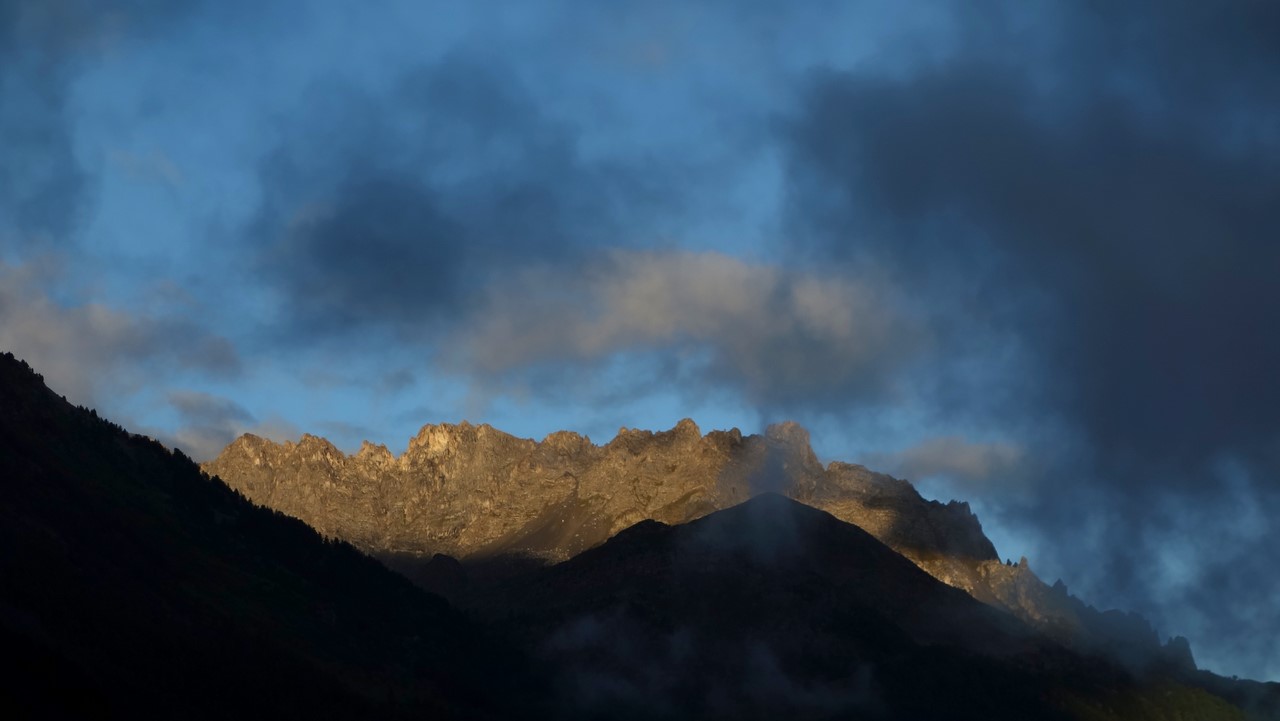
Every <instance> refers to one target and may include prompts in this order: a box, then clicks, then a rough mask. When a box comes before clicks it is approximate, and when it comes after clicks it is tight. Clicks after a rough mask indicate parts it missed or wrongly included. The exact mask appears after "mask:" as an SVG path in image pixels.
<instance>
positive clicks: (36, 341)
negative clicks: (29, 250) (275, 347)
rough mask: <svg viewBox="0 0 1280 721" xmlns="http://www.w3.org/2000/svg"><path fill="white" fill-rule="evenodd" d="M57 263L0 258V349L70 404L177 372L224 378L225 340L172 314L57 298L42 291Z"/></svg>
mask: <svg viewBox="0 0 1280 721" xmlns="http://www.w3.org/2000/svg"><path fill="white" fill-rule="evenodd" d="M58 273H59V270H58V268H57V267H54V266H49V265H43V264H38V263H31V264H26V265H20V266H10V265H5V264H3V263H0V348H4V349H6V350H8V351H10V352H13V353H14V354H16V355H18V356H19V357H21V358H24V359H26V360H27V361H28V362H29V363H31V364H32V365H33V366H34V367H36V368H38V369H40V372H41V373H42V374H43V375H44V376H45V377H46V378H47V379H48V381H49V385H50V386H51V387H52V388H53V389H54V390H56V391H58V392H59V393H62V394H64V395H67V396H68V397H70V398H71V399H72V400H74V401H75V402H77V403H82V404H94V403H99V402H101V401H102V399H103V396H104V394H120V393H121V391H122V389H124V388H138V387H139V386H141V385H143V384H151V383H156V382H158V381H160V380H162V379H163V378H165V377H167V376H168V375H171V374H173V373H176V372H182V371H193V372H196V373H199V374H202V375H205V376H213V377H221V378H230V377H234V376H235V375H236V374H238V373H239V372H240V370H241V361H240V357H239V355H238V353H237V352H236V350H235V348H234V347H233V346H232V345H231V343H230V342H229V341H227V340H226V339H225V338H222V337H220V336H217V335H214V334H211V333H209V332H207V331H206V330H204V329H202V328H201V327H200V326H199V325H197V324H195V323H193V322H192V321H191V320H189V319H187V318H184V317H180V316H177V315H169V314H156V315H140V314H135V313H131V312H127V311H124V310H121V309H118V308H113V307H111V306H109V305H106V304H103V303H97V302H92V301H88V302H77V303H71V304H67V303H60V302H58V301H57V300H55V299H54V298H52V297H50V296H49V295H48V294H47V293H46V292H45V288H46V287H47V286H50V285H56V281H53V280H50V278H51V277H56V276H57V274H58Z"/></svg>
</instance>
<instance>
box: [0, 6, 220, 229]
mask: <svg viewBox="0 0 1280 721" xmlns="http://www.w3.org/2000/svg"><path fill="white" fill-rule="evenodd" d="M196 4H197V3H193V2H176V3H169V2H159V1H158V0H127V1H126V2H119V3H110V4H109V5H108V4H106V3H96V2H85V1H82V0H11V1H9V2H4V3H0V94H3V97H4V102H3V103H0V137H3V138H4V139H5V142H4V143H3V144H2V145H0V240H3V241H4V242H5V244H7V245H10V246H11V247H15V248H32V247H34V248H36V249H40V250H48V249H49V248H52V247H59V246H63V245H65V244H67V243H68V242H70V240H71V236H72V233H73V231H74V230H75V229H76V228H77V226H78V225H79V223H80V222H81V220H83V218H84V216H85V213H86V209H87V206H88V204H89V203H90V202H91V200H92V196H93V194H94V188H93V182H92V175H93V173H92V169H91V167H86V165H85V164H84V163H83V162H82V159H81V158H79V157H78V156H77V154H76V148H75V146H74V143H73V133H74V124H73V123H74V119H75V118H74V112H73V107H72V99H73V83H74V82H75V80H76V79H77V77H79V75H80V72H81V71H82V70H83V69H84V68H85V67H86V66H87V65H88V64H89V63H91V62H92V61H93V60H94V59H96V58H101V57H102V56H104V55H105V54H106V53H108V52H111V51H112V50H113V49H114V48H117V47H119V46H120V45H121V44H122V43H123V40H124V39H125V38H126V37H130V36H132V37H135V38H137V37H145V36H146V35H147V34H148V33H151V32H153V31H155V29H156V28H158V27H161V26H162V25H163V24H164V23H167V22H170V21H172V20H173V18H175V17H177V16H179V15H181V14H182V13H183V12H186V11H187V10H189V9H190V7H191V6H194V5H196Z"/></svg>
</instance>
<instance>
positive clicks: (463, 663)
mask: <svg viewBox="0 0 1280 721" xmlns="http://www.w3.org/2000/svg"><path fill="white" fill-rule="evenodd" d="M0 494H2V497H3V503H0V648H3V649H4V654H5V657H6V659H7V661H6V664H5V665H6V666H7V668H8V671H6V672H5V673H4V674H0V710H2V713H0V715H3V716H4V717H5V718H39V717H47V718H74V717H81V718H104V717H128V718H231V717H240V718H273V717H282V718H307V719H316V718H371V717H393V716H404V717H417V718H470V717H492V718H505V717H511V716H513V715H515V713H516V711H517V710H518V709H519V707H520V701H519V699H520V698H522V697H523V696H524V695H525V689H519V688H516V686H517V685H519V684H521V683H525V679H527V678H528V673H527V671H526V669H524V668H523V667H521V666H520V665H519V662H518V660H517V659H515V658H514V657H513V656H511V655H510V654H509V653H508V652H507V651H505V650H504V648H503V647H502V646H500V645H497V644H496V643H494V642H492V641H490V640H487V637H486V636H485V634H484V633H483V632H482V631H481V630H480V629H479V628H477V627H476V626H475V625H474V624H472V623H470V622H469V621H467V620H466V619H465V618H463V617H462V616H461V615H460V614H459V613H458V612H456V611H455V610H453V609H452V608H451V607H450V606H449V605H448V604H447V603H446V602H444V601H443V600H441V599H439V598H436V597H433V596H430V595H428V594H426V593H424V592H422V591H420V590H419V589H417V588H415V587H413V586H412V585H411V584H409V583H408V582H407V581H405V580H404V579H403V578H402V577H400V576H398V575H396V574H394V573H391V572H390V571H388V570H386V569H385V568H384V567H383V566H381V565H379V564H378V563H377V562H375V561H373V560H371V559H369V558H368V557H366V556H364V555H363V554H361V553H359V552H358V551H356V550H355V549H354V548H352V547H351V546H349V545H347V544H345V543H338V542H330V541H326V540H324V539H323V538H321V537H320V536H319V535H318V534H317V533H316V532H315V531H313V530H312V529H310V528H309V527H307V526H306V525H304V524H303V523H302V522H301V521H297V520H295V519H291V518H288V517H286V516H283V515H281V514H279V513H276V512H274V511H270V510H267V509H264V508H260V507H256V506H254V505H252V504H251V503H249V502H247V501H246V500H245V499H244V498H242V497H241V496H240V495H239V494H238V493H236V492H235V491H232V490H231V489H229V488H228V487H227V486H225V485H223V484H222V483H221V482H220V481H218V480H217V479H210V478H209V477H208V476H206V475H204V474H203V473H202V472H201V471H200V469H199V468H198V467H197V466H196V465H195V464H194V463H193V462H191V461H190V460H189V459H187V458H186V457H185V456H183V455H181V454H180V453H172V454H171V453H170V452H169V451H167V450H166V449H165V448H164V447H162V446H161V445H160V444H158V443H156V442H154V441H151V440H149V439H145V438H143V437H140V436H136V435H131V434H129V433H127V432H126V431H124V430H123V429H121V428H119V427H117V426H115V425H112V424H110V423H108V422H106V421H104V420H101V419H99V418H98V417H97V414H96V413H94V412H92V411H88V410H84V409H80V408H75V407H72V406H71V405H69V404H68V403H67V402H66V401H65V400H63V399H62V398H59V397H58V396H57V395H55V394H54V393H52V392H51V391H50V390H48V389H47V388H46V387H45V386H44V384H43V383H42V380H41V378H40V376H38V375H36V374H35V373H34V372H33V371H32V370H31V369H29V368H28V367H27V366H26V364H25V363H22V362H20V361H17V360H15V359H14V358H13V357H12V356H11V355H7V354H6V355H4V356H0ZM525 710H527V709H525Z"/></svg>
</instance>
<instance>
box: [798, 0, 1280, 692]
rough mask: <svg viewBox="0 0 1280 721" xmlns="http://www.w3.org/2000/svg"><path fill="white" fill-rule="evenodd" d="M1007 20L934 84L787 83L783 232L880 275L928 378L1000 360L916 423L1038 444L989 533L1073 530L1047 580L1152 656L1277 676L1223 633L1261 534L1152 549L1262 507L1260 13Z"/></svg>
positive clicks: (1267, 212) (1278, 415) (1169, 9)
mask: <svg viewBox="0 0 1280 721" xmlns="http://www.w3.org/2000/svg"><path fill="white" fill-rule="evenodd" d="M1009 8H1010V10H1011V12H1009V13H1006V14H1004V15H999V16H994V17H991V16H989V17H985V18H982V21H981V22H978V21H976V20H974V19H973V18H969V19H967V20H965V21H964V22H963V23H961V27H962V28H963V30H962V32H961V35H960V38H961V40H960V42H959V44H958V46H957V50H956V51H955V52H954V53H953V54H952V55H951V56H949V57H946V58H945V59H944V60H943V61H942V62H934V61H928V60H921V61H919V62H916V63H914V64H910V63H909V64H908V65H907V68H908V69H907V70H906V71H904V72H900V73H895V74H893V75H871V74H858V73H836V72H825V73H822V74H819V75H817V76H815V77H814V78H813V79H812V80H811V83H810V85H809V86H808V89H807V92H806V94H805V102H804V106H803V108H802V109H801V111H800V112H798V113H797V114H796V115H795V116H794V117H793V118H792V120H791V122H790V123H789V124H788V125H787V129H786V137H787V143H788V146H789V149H790V152H789V163H790V166H789V167H790V172H791V179H792V181H793V188H795V189H796V192H795V193H794V194H793V196H792V198H791V201H792V202H791V212H792V214H793V217H794V219H795V220H796V222H797V227H798V228H800V229H801V231H802V233H803V234H804V235H805V237H807V238H808V240H809V242H810V243H811V245H810V250H811V251H813V253H814V254H815V255H816V257H818V258H826V259H831V258H835V259H839V260H841V261H844V262H848V263H851V264H858V263H863V262H876V263H880V264H884V265H886V266H887V267H890V268H893V269H894V272H895V273H896V274H897V277H899V278H901V279H903V280H904V281H905V282H907V283H909V284H910V286H911V287H912V288H913V289H914V291H915V292H916V293H917V295H918V297H920V298H921V299H922V301H923V303H924V304H926V305H931V306H932V307H933V308H934V311H933V315H934V318H935V325H936V327H937V329H938V336H939V338H940V339H941V340H940V346H939V347H940V348H941V349H943V350H944V351H945V350H947V349H948V347H950V348H952V349H954V350H955V351H956V352H955V353H954V354H952V355H951V356H949V357H950V358H952V359H955V358H959V359H969V360H970V361H972V360H973V359H974V358H978V359H980V358H981V357H983V354H988V355H989V356H990V357H992V358H995V357H998V356H999V354H1000V353H1001V352H1002V351H1001V347H1002V346H1008V347H1012V348H1017V349H1018V359H1019V362H1018V366H1019V367H1018V369H1017V370H1018V372H1017V373H1016V374H1012V375H1010V377H1008V378H1006V379H1004V380H1002V382H1001V383H999V384H990V383H977V384H974V383H969V384H966V383H965V375H966V373H967V368H970V367H972V365H973V364H972V363H970V364H969V365H967V366H965V367H964V368H961V367H960V366H959V365H958V364H950V365H949V364H948V362H947V360H944V358H946V357H948V356H947V354H945V353H944V354H940V357H939V358H940V361H941V363H940V369H939V371H938V374H939V375H940V376H943V377H946V378H949V379H951V380H954V381H956V382H955V384H953V385H952V388H953V390H952V393H953V394H954V395H953V396H952V397H949V398H943V399H942V404H941V405H940V408H941V409H942V410H941V412H942V413H943V414H944V415H945V414H946V413H948V412H951V411H950V408H951V406H950V404H954V405H955V406H956V407H962V406H964V405H966V404H967V403H971V404H972V405H974V406H980V407H988V408H990V410H991V411H992V415H991V417H988V418H987V419H986V420H987V421H988V422H997V420H998V422H999V423H1002V424H1004V425H1006V426H1008V427H1011V428H1017V427H1019V426H1028V425H1034V424H1035V423H1036V422H1038V421H1039V420H1041V419H1050V420H1052V421H1054V422H1055V423H1058V424H1059V426H1060V428H1061V429H1062V430H1063V431H1064V434H1063V436H1062V437H1061V438H1060V439H1059V441H1060V444H1059V447H1058V450H1060V449H1061V447H1063V446H1071V447H1073V448H1074V449H1075V450H1074V452H1073V453H1072V454H1070V455H1068V454H1066V453H1058V450H1055V444H1054V443H1053V442H1043V439H1041V443H1040V447H1039V452H1041V453H1058V457H1059V459H1060V460H1061V461H1062V462H1060V463H1059V464H1058V465H1057V467H1056V469H1055V470H1053V471H1051V472H1049V473H1048V474H1045V475H1044V476H1043V477H1039V478H1028V479H1027V482H1028V483H1033V484H1034V483H1039V484H1041V486H1040V488H1041V490H1042V491H1043V492H1042V493H1041V494H1040V495H1038V496H1035V497H1034V500H1032V501H1031V502H1030V503H1029V504H1028V505H1025V506H1018V507H1011V508H1009V509H1007V511H1008V514H1009V515H1010V517H1011V519H1012V520H1013V521H1015V522H1023V523H1027V524H1029V525H1034V526H1036V527H1038V528H1041V529H1043V530H1044V534H1045V538H1046V539H1049V540H1048V544H1052V539H1053V538H1054V537H1056V538H1057V539H1058V541H1059V542H1060V541H1061V539H1063V538H1066V537H1068V536H1070V535H1071V534H1072V533H1077V532H1079V531H1080V530H1081V529H1083V528H1085V527H1086V526H1096V527H1099V530H1098V532H1097V536H1096V537H1095V538H1093V539H1090V540H1088V542H1086V543H1083V544H1071V547H1072V548H1077V549H1079V550H1080V551H1081V552H1082V553H1080V554H1079V555H1072V551H1071V550H1070V549H1069V548H1068V547H1065V546H1062V545H1059V546H1058V548H1059V550H1058V551H1057V553H1058V554H1059V556H1060V557H1059V558H1058V559H1056V560H1057V561H1058V562H1059V563H1060V564H1061V566H1066V567H1070V568H1071V570H1072V571H1074V572H1076V573H1078V574H1083V575H1086V576H1088V577H1091V578H1095V579H1100V582H1099V586H1105V587H1107V588H1110V589H1118V590H1117V591H1116V593H1117V595H1116V596H1115V598H1121V599H1125V600H1128V601H1130V602H1132V603H1136V604H1138V605H1139V606H1141V607H1143V608H1144V610H1147V611H1148V612H1151V613H1154V614H1155V615H1156V616H1157V620H1160V621H1162V622H1164V623H1162V625H1163V626H1164V630H1165V631H1166V632H1174V631H1177V630H1178V629H1176V628H1170V626H1171V625H1172V624H1173V623H1176V622H1177V621H1179V620H1182V621H1187V620H1188V619H1193V620H1194V619H1200V621H1196V622H1197V623H1201V622H1202V623H1203V625H1202V627H1201V628H1200V633H1199V634H1198V635H1197V638H1199V639H1202V640H1203V641H1204V642H1205V643H1206V644H1207V643H1217V646H1216V648H1217V653H1216V654H1215V657H1216V659H1224V660H1225V659H1231V660H1233V661H1234V662H1236V663H1239V664H1240V665H1241V667H1246V666H1247V665H1248V664H1251V663H1252V664H1257V665H1254V666H1253V667H1254V668H1261V667H1262V666H1261V664H1264V663H1266V662H1268V661H1270V663H1271V664H1272V665H1271V666H1270V667H1269V668H1270V672H1271V673H1273V674H1274V673H1277V672H1280V668H1277V667H1276V666H1275V660H1274V659H1268V658H1267V654H1269V653H1271V648H1270V646H1269V642H1259V641H1258V638H1257V634H1256V633H1255V632H1256V631H1257V627H1256V625H1253V624H1252V622H1246V618H1252V617H1251V616H1249V614H1246V613H1242V612H1241V613H1237V612H1236V611H1235V610H1234V609H1235V608H1237V607H1238V608H1245V607H1248V608H1249V609H1256V608H1261V607H1263V604H1264V603H1265V599H1268V598H1271V599H1273V598H1275V597H1276V595H1277V594H1278V593H1280V578H1277V576H1276V574H1275V571H1274V567H1273V566H1272V565H1271V564H1270V562H1269V561H1268V560H1266V559H1268V558H1269V555H1270V554H1269V552H1268V550H1267V549H1269V548H1272V547H1274V545H1275V543H1276V542H1277V541H1280V538H1277V537H1276V532H1275V531H1273V530H1270V529H1264V530H1260V531H1258V532H1256V533H1254V534H1252V535H1251V536H1249V537H1240V538H1236V537H1234V536H1233V537H1232V541H1231V542H1232V543H1233V544H1236V545H1233V546H1232V547H1231V548H1230V549H1229V550H1225V551H1222V552H1221V553H1220V554H1219V555H1218V556H1217V557H1214V556H1213V554H1208V553H1204V554H1200V555H1199V556H1195V555H1193V554H1191V552H1188V553H1187V554H1184V558H1183V559H1182V560H1178V559H1171V558H1169V557H1168V553H1167V552H1166V551H1164V550H1162V549H1164V548H1167V547H1168V544H1169V542H1170V541H1171V539H1174V538H1176V537H1179V536H1182V535H1186V534H1193V535H1195V536H1197V537H1199V538H1201V539H1203V540H1202V541H1201V542H1200V544H1199V546H1200V547H1204V546H1205V544H1206V543H1207V542H1209V539H1211V538H1213V537H1215V536H1220V535H1221V534H1222V533H1224V530H1223V528H1222V526H1223V524H1227V525H1230V523H1231V520H1230V514H1228V513H1223V512H1221V510H1222V508H1224V507H1226V506H1224V504H1229V505H1230V507H1232V508H1234V507H1235V504H1236V499H1238V498H1239V497H1241V494H1243V497H1245V498H1247V499H1248V503H1249V504H1253V505H1255V506H1257V507H1259V508H1264V509H1268V510H1275V509H1276V507H1277V506H1280V463H1277V461H1280V458H1278V457H1277V453H1276V449H1277V447H1278V444H1280V374H1278V373H1277V372H1276V369H1277V368H1280V333H1278V332H1277V329H1278V328H1280V297H1278V291H1277V285H1276V280H1275V279H1276V274H1277V271H1278V270H1280V241H1278V240H1277V239H1280V203H1278V202H1277V198H1280V163H1278V162H1277V159H1278V158H1280V135H1278V134H1277V132H1276V130H1275V128H1276V127H1280V125H1277V121H1280V93H1277V92H1276V91H1275V78H1276V77H1280V6H1277V5H1275V4H1273V3H1244V2H1242V3H1231V4H1228V5H1216V4H1202V3H1156V4H1151V5H1147V6H1144V5H1142V4H1123V5H1120V4H1103V5H1097V6H1093V7H1090V6H1086V5H1085V4H1065V3H1064V4H1062V5H1061V6H1056V7H1055V8H1054V10H1053V12H1051V13H1049V14H1048V16H1047V17H1045V16H1041V17H1036V18H1029V17H1026V16H1019V15H1018V9H1019V8H1018V7H1017V6H1012V5H1011V6H1009ZM975 338H977V339H980V341H981V344H979V345H977V346H975V344H974V342H973V339H975ZM988 344H993V345H994V347H984V346H987V345H988ZM1001 386H1005V388H1003V389H1002V388H1001ZM1007 387H1012V388H1014V389H1016V391H1017V392H1016V393H1012V394H1011V393H1008V392H1007ZM956 388H959V389H960V391H956V390H955V389H956ZM990 394H999V395H1000V396H1001V397H1002V398H1003V399H1004V400H1003V402H1002V404H1001V405H1000V406H999V407H998V408H991V403H990V401H989V399H988V398H986V396H988V395H990ZM1068 458H1070V462H1069V463H1068V462H1067V459H1068ZM1223 463H1231V464H1235V467H1236V468H1237V470H1236V471H1235V472H1234V473H1235V475H1234V477H1236V478H1237V481H1236V482H1237V484H1238V485H1237V487H1236V490H1235V491H1232V494H1227V493H1226V491H1225V489H1224V483H1225V481H1224V480H1223V478H1224V477H1223V475H1222V474H1221V473H1218V472H1215V468H1219V467H1220V466H1221V464H1223ZM1068 479H1069V480H1070V482H1069V483H1067V482H1066V481H1067V480H1068ZM1088 514H1094V516H1095V517H1094V518H1093V519H1090V518H1088V517H1087V516H1088ZM1100 519H1101V522H1100V523H1099V522H1098V521H1099V520H1100ZM1046 548H1052V546H1051V545H1046ZM1094 553H1096V554H1100V555H1097V556H1092V557H1086V555H1085V554H1094ZM1183 565H1185V566H1186V567H1183ZM1153 566H1155V567H1157V568H1156V570H1154V571H1153ZM1170 579H1175V580H1177V579H1180V581H1179V582H1178V583H1174V582H1173V581H1171V580H1170ZM1213 579H1218V581H1216V583H1218V584H1219V585H1224V586H1225V587H1228V588H1235V589H1236V590H1237V591H1238V592H1239V595H1237V596H1234V597H1232V598H1230V599H1226V598H1223V597H1222V596H1221V595H1218V594H1212V593H1209V592H1207V590H1206V589H1205V588H1204V584H1206V583H1208V582H1210V581H1212V580H1213ZM1224 579H1226V581H1227V582H1226V583H1223V580H1224ZM1246 579H1247V581H1246ZM1160 584H1166V585H1167V587H1166V588H1165V589H1164V590H1165V591H1166V592H1167V593H1168V594H1169V595H1167V596H1166V597H1165V598H1163V599H1159V600H1158V599H1157V598H1156V596H1157V593H1158V591H1157V588H1156V587H1157V586H1158V585H1160ZM1168 584H1172V585H1168ZM1232 604H1234V606H1233V605H1232ZM1188 611H1190V612H1189V613H1188ZM1255 620H1256V619H1255ZM1269 623H1270V627H1271V628H1273V629H1274V628H1275V623H1276V619H1275V618H1274V617H1273V618H1272V619H1271V620H1270V622H1269ZM1264 635H1265V634H1264Z"/></svg>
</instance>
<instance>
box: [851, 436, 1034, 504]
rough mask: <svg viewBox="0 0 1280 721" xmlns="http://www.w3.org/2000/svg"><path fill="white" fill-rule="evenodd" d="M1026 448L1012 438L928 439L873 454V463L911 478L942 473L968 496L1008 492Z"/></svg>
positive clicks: (1019, 473)
mask: <svg viewBox="0 0 1280 721" xmlns="http://www.w3.org/2000/svg"><path fill="white" fill-rule="evenodd" d="M1025 455H1026V451H1025V450H1024V449H1023V448H1022V447H1020V446H1018V445H1016V444H1014V443H1009V442H1000V441H997V442H990V443H979V442H973V441H969V440H966V439H964V438H961V437H959V436H941V437H936V438H929V439H926V440H924V441H922V442H920V443H918V444H916V445H913V446H911V447H910V448H907V449H905V450H902V451H898V452H897V453H880V454H871V455H869V456H868V457H867V458H866V462H867V463H868V464H870V465H871V466H872V467H874V468H877V469H882V470H883V471H885V472H888V473H892V474H894V475H896V476H899V477H902V478H907V479H911V480H915V481H918V480H921V479H926V478H937V477H942V478H945V479H947V480H949V481H950V482H951V485H952V487H953V488H955V489H956V490H958V491H963V492H964V493H965V494H966V496H965V497H970V496H973V497H978V498H983V497H988V496H990V495H991V494H993V493H1009V492H1011V491H1014V490H1016V489H1015V488H1014V486H1015V485H1016V483H1017V482H1018V480H1020V478H1021V476H1022V472H1021V470H1022V469H1021V467H1022V466H1023V464H1024V463H1026V458H1025Z"/></svg>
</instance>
